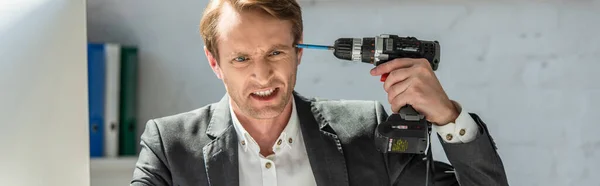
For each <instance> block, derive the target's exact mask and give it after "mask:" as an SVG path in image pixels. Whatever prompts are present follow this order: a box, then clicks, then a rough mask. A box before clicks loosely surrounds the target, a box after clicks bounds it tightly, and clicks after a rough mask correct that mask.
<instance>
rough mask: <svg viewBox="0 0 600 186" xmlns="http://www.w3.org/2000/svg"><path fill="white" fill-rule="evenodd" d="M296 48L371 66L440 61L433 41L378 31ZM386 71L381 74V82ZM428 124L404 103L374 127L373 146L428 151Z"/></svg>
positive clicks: (435, 63)
mask: <svg viewBox="0 0 600 186" xmlns="http://www.w3.org/2000/svg"><path fill="white" fill-rule="evenodd" d="M297 47H298V48H313V49H327V50H333V54H334V56H335V57H337V58H339V59H344V60H351V61H357V62H364V63H370V64H373V65H375V66H378V65H381V64H384V63H386V62H388V61H391V60H393V59H396V58H425V59H427V61H429V63H430V64H431V67H432V69H433V70H437V67H438V64H439V62H440V45H439V43H438V42H437V41H423V40H418V39H416V38H414V37H399V36H397V35H388V34H382V35H380V36H376V37H365V38H339V39H337V40H336V41H335V43H334V45H333V46H323V45H308V44H298V45H297ZM386 77H387V74H384V75H383V76H382V77H381V81H385V79H386ZM430 132H431V124H430V123H429V122H428V121H427V120H426V119H425V117H424V116H423V115H422V114H420V113H418V112H417V111H415V109H414V108H413V107H412V106H410V105H406V106H404V107H402V108H401V109H400V110H399V111H398V114H392V115H390V116H389V117H388V118H387V120H386V121H385V122H383V123H381V124H379V125H378V126H377V129H376V133H375V146H376V147H377V149H378V150H379V151H381V152H384V153H410V154H430V153H428V152H430V150H431V149H429V146H430V144H431V143H430V138H429V137H430Z"/></svg>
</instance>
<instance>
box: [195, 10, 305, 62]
mask: <svg viewBox="0 0 600 186" xmlns="http://www.w3.org/2000/svg"><path fill="white" fill-rule="evenodd" d="M225 3H228V4H229V5H231V6H232V7H233V8H234V9H235V10H237V11H238V12H241V11H246V10H256V9H257V10H263V11H265V12H266V13H268V14H270V15H271V16H273V17H275V18H277V19H281V20H289V21H291V23H292V34H293V36H294V44H297V43H298V42H299V40H300V39H301V37H302V29H303V28H302V27H303V26H302V11H301V10H300V5H298V2H296V0H211V1H210V2H209V3H208V5H207V6H206V9H205V10H204V13H203V15H202V19H201V20H200V35H201V36H202V39H203V40H204V44H205V45H206V47H207V48H208V51H209V52H210V53H211V54H212V55H213V56H214V57H215V59H217V60H218V59H219V58H218V57H219V52H218V51H217V38H218V35H217V34H218V33H217V23H218V22H219V17H220V14H221V7H223V6H224V5H225Z"/></svg>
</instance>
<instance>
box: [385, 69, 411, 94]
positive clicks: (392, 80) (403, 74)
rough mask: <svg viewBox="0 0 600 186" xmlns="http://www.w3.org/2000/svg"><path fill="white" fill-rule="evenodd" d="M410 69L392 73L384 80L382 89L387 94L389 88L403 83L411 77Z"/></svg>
mask: <svg viewBox="0 0 600 186" xmlns="http://www.w3.org/2000/svg"><path fill="white" fill-rule="evenodd" d="M411 69H412V68H401V69H396V70H394V71H392V72H391V73H390V74H389V75H388V76H387V78H386V80H385V82H383V89H384V90H385V91H386V92H388V93H389V91H388V90H389V89H390V87H392V86H394V85H395V84H396V83H398V82H400V81H404V80H406V79H408V78H409V77H411V74H412V72H411Z"/></svg>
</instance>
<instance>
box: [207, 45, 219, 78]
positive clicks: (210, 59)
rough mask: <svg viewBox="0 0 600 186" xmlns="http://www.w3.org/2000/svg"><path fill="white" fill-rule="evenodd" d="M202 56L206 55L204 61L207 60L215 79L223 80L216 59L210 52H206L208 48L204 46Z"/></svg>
mask: <svg viewBox="0 0 600 186" xmlns="http://www.w3.org/2000/svg"><path fill="white" fill-rule="evenodd" d="M204 54H205V55H206V59H208V64H209V65H210V68H212V70H213V72H214V73H215V75H217V78H219V79H223V72H222V71H221V67H220V66H219V63H217V59H216V58H215V57H214V56H213V55H212V53H210V51H208V48H206V46H204Z"/></svg>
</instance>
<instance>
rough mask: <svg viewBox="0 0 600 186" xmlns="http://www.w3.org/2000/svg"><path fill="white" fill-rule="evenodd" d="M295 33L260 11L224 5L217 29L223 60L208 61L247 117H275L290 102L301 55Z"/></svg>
mask: <svg viewBox="0 0 600 186" xmlns="http://www.w3.org/2000/svg"><path fill="white" fill-rule="evenodd" d="M291 29H292V24H291V23H290V22H289V21H283V20H278V19H276V18H273V17H270V16H269V15H268V14H265V13H263V12H260V11H246V12H240V13H238V12H235V11H234V10H233V9H232V8H231V7H229V6H224V7H223V9H222V14H221V18H220V20H219V23H218V26H217V32H218V33H219V34H218V41H217V43H218V44H217V45H218V46H217V47H218V51H219V52H218V53H219V57H218V59H219V62H218V63H216V60H214V58H213V59H212V60H211V57H209V62H210V63H211V66H212V67H213V70H214V71H215V73H216V74H217V76H218V77H219V78H220V79H222V80H223V83H224V84H225V88H226V89H227V92H228V94H229V96H230V97H231V99H232V100H233V103H234V107H237V108H238V110H239V111H241V112H242V113H243V114H244V115H246V116H249V117H252V118H255V119H267V118H274V117H276V116H278V115H279V114H281V113H282V112H283V110H284V109H285V107H286V105H287V104H288V103H289V101H290V100H291V96H292V92H293V90H294V86H295V84H296V72H297V67H298V65H299V63H300V57H301V54H302V53H301V51H300V52H298V53H296V49H295V48H294V47H293V42H294V38H293V35H292V30H291ZM207 55H208V52H207Z"/></svg>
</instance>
